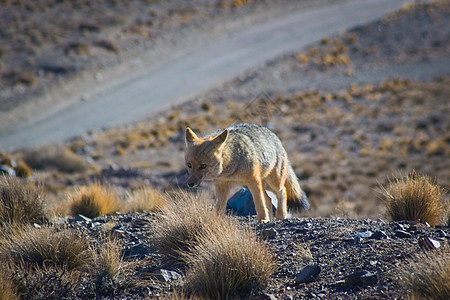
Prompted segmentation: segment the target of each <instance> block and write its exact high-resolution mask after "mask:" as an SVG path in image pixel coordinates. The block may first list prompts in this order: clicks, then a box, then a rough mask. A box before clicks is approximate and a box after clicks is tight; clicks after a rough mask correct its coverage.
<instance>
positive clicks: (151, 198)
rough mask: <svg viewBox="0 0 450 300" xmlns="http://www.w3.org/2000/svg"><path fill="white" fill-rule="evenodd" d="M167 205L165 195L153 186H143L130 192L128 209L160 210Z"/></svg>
mask: <svg viewBox="0 0 450 300" xmlns="http://www.w3.org/2000/svg"><path fill="white" fill-rule="evenodd" d="M166 207H167V202H166V199H165V198H164V196H163V195H162V194H161V193H160V192H158V191H157V190H155V189H153V188H151V187H148V186H143V187H142V188H140V189H137V190H135V191H133V192H131V193H130V194H128V203H127V211H138V212H142V211H159V210H162V209H164V208H166Z"/></svg>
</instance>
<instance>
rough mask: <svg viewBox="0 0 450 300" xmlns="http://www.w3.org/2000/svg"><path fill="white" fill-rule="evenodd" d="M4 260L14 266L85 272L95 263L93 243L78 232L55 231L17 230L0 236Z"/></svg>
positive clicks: (29, 228)
mask: <svg viewBox="0 0 450 300" xmlns="http://www.w3.org/2000/svg"><path fill="white" fill-rule="evenodd" d="M0 240H1V242H0V258H1V260H2V261H3V262H4V263H6V264H10V265H14V266H17V267H23V266H25V267H27V268H30V269H42V268H50V267H56V268H61V269H67V270H70V271H72V270H81V269H84V268H86V267H87V266H89V265H90V264H91V262H92V253H91V247H90V243H89V241H88V239H87V238H85V237H83V236H80V235H79V234H77V233H76V232H75V231H74V230H69V229H63V230H57V229H55V228H52V227H42V228H38V229H37V228H34V227H32V226H25V227H23V228H19V227H17V228H15V229H14V230H11V231H10V232H8V233H5V232H4V233H3V234H2V235H1V236H0Z"/></svg>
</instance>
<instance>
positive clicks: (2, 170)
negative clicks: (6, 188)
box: [0, 165, 16, 176]
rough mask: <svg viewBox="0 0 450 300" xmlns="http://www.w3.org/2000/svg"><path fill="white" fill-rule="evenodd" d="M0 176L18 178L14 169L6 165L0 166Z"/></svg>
mask: <svg viewBox="0 0 450 300" xmlns="http://www.w3.org/2000/svg"><path fill="white" fill-rule="evenodd" d="M0 174H2V175H9V176H16V172H15V171H14V170H13V169H12V168H10V167H8V166H5V165H0Z"/></svg>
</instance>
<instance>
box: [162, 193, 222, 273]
mask: <svg viewBox="0 0 450 300" xmlns="http://www.w3.org/2000/svg"><path fill="white" fill-rule="evenodd" d="M225 223H226V224H229V220H228V219H226V218H224V216H222V215H220V214H218V213H217V212H216V211H215V209H214V206H213V203H212V202H211V201H210V198H209V197H208V195H207V194H197V195H196V194H192V193H189V192H185V191H178V192H174V193H173V194H171V196H170V197H169V199H168V200H167V208H166V209H165V210H164V212H163V213H162V214H161V216H160V217H159V219H158V221H157V222H155V225H154V228H155V229H154V230H155V234H154V243H155V246H156V247H157V249H158V250H159V252H161V254H163V255H164V256H165V257H166V259H168V260H170V261H172V262H173V263H174V264H179V265H184V264H185V255H184V253H185V252H186V251H189V249H190V248H191V247H192V246H193V245H195V244H197V243H198V242H199V240H200V239H201V238H202V236H203V235H204V233H205V232H215V231H218V232H220V231H221V230H222V228H223V227H225V225H224V224H225Z"/></svg>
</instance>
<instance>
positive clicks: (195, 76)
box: [0, 0, 407, 150]
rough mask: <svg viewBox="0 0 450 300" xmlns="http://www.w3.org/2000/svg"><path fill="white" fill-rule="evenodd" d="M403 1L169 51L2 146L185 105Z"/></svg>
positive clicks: (304, 16) (343, 7)
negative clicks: (137, 71)
mask: <svg viewBox="0 0 450 300" xmlns="http://www.w3.org/2000/svg"><path fill="white" fill-rule="evenodd" d="M405 2H407V1H405V0H354V1H347V2H342V3H339V4H333V5H328V6H323V7H316V8H310V9H307V10H299V11H287V12H286V14H285V15H284V16H283V18H274V19H271V20H266V21H265V22H264V23H263V24H255V25H252V26H250V27H248V28H244V29H243V30H241V31H239V32H235V33H234V34H232V35H229V34H227V35H224V36H217V37H215V38H214V39H211V40H209V41H208V43H207V44H203V45H200V46H197V47H194V48H188V49H184V50H183V51H182V53H180V52H179V51H177V52H175V51H174V53H167V54H166V55H165V56H166V57H165V58H164V59H162V60H161V61H163V62H162V63H159V64H155V65H151V66H148V68H147V69H146V71H145V72H144V73H141V74H139V75H138V76H136V75H134V77H128V76H127V77H126V78H122V79H121V80H119V81H117V82H116V83H115V84H113V85H111V84H109V86H108V87H107V88H104V89H103V90H101V92H97V93H96V94H94V95H91V97H90V98H89V101H75V102H72V104H71V105H69V106H68V105H67V104H66V105H64V106H61V107H56V108H53V109H52V110H51V111H48V112H47V113H43V114H39V115H36V116H29V118H28V122H27V123H25V124H24V123H23V122H22V123H21V125H18V124H14V123H11V124H9V126H8V127H7V128H2V130H1V135H0V147H1V148H4V149H7V150H11V149H15V148H21V147H29V146H35V145H39V144H42V143H47V142H60V141H63V140H65V139H68V138H70V137H73V136H76V135H80V134H83V133H85V132H86V131H88V130H96V129H99V128H104V127H109V126H115V125H121V124H126V123H130V122H136V121H139V120H142V119H143V118H145V117H148V116H150V115H152V114H156V113H158V112H160V111H162V110H163V109H166V108H168V107H169V106H170V105H172V104H174V103H179V102H182V101H185V100H188V99H190V98H192V97H194V96H196V95H199V94H201V93H203V92H206V91H207V90H210V89H212V88H214V87H217V86H218V85H220V84H223V83H224V82H226V81H227V80H230V79H232V78H233V77H236V76H238V75H239V74H242V73H243V72H244V71H245V70H247V69H249V68H252V67H255V66H258V65H261V64H263V63H265V62H267V61H269V60H271V59H274V58H276V57H277V56H280V55H283V54H286V53H289V52H292V51H295V50H299V49H301V48H302V47H305V46H307V45H308V44H310V43H312V42H314V41H317V40H319V39H320V38H322V37H325V36H328V35H330V34H333V33H336V32H338V31H340V30H345V29H348V28H350V27H353V26H355V25H359V24H364V23H367V22H369V21H371V20H374V19H376V18H379V17H381V16H382V15H384V14H385V13H386V12H388V11H392V10H395V9H397V8H399V7H400V6H401V5H402V4H403V3H405Z"/></svg>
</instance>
